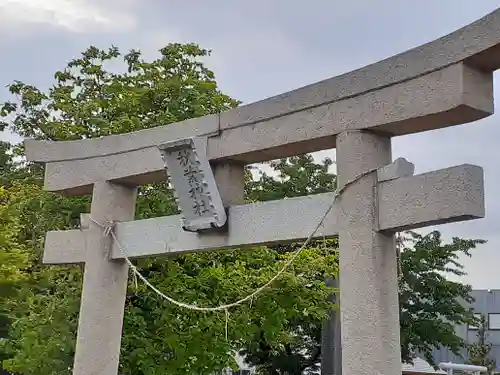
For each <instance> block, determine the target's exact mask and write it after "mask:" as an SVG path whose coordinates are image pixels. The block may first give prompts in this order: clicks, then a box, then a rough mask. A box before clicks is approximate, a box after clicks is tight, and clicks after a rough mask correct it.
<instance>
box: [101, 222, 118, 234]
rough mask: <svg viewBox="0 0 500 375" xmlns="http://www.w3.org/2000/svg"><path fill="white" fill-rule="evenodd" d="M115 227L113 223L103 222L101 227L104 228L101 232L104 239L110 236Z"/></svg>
mask: <svg viewBox="0 0 500 375" xmlns="http://www.w3.org/2000/svg"><path fill="white" fill-rule="evenodd" d="M115 225H116V222H114V221H107V222H105V223H104V224H103V225H102V227H103V228H104V230H103V236H104V237H107V236H109V235H110V234H111V232H113V230H114V229H115Z"/></svg>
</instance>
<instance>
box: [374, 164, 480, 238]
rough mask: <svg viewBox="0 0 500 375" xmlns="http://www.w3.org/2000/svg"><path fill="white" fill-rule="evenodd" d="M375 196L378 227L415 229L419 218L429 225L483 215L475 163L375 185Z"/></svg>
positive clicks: (478, 175)
mask: <svg viewBox="0 0 500 375" xmlns="http://www.w3.org/2000/svg"><path fill="white" fill-rule="evenodd" d="M378 196H379V218H380V219H379V220H380V222H379V223H380V229H381V230H387V229H389V230H391V231H395V230H396V231H399V230H408V229H415V228H418V227H421V225H420V224H419V223H422V222H423V221H425V222H426V223H427V225H433V224H439V223H443V219H445V218H446V219H445V220H446V222H453V221H464V220H468V219H469V218H478V217H484V215H485V203H484V179H483V169H482V168H481V167H478V166H475V165H468V164H466V165H462V166H459V167H453V168H446V169H441V170H439V171H433V172H429V173H425V174H422V175H418V176H414V177H406V178H400V179H398V180H394V181H393V183H391V184H379V186H378ZM464 213H467V214H465V215H464ZM469 215H470V216H469Z"/></svg>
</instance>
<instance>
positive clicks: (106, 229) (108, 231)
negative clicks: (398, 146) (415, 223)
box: [89, 168, 377, 330]
mask: <svg viewBox="0 0 500 375" xmlns="http://www.w3.org/2000/svg"><path fill="white" fill-rule="evenodd" d="M376 170H377V168H373V169H370V170H368V171H366V172H364V173H362V174H360V175H359V176H358V177H356V178H354V179H352V180H350V181H348V182H346V183H345V185H344V186H343V187H341V188H340V189H338V190H337V191H336V193H335V195H334V196H333V199H332V202H331V203H330V205H329V206H328V208H327V209H326V211H325V213H324V214H323V216H322V217H321V220H320V221H319V223H318V225H316V227H315V228H314V230H313V231H312V232H311V234H310V235H309V236H308V237H307V239H306V240H305V241H304V243H303V244H302V246H301V247H300V248H299V249H298V250H296V251H295V252H294V253H293V254H292V256H291V257H290V259H288V260H287V261H286V262H285V264H284V265H283V267H281V269H280V270H279V271H278V272H277V273H276V275H274V276H273V277H272V278H271V279H270V280H269V281H268V282H266V283H265V284H264V285H262V286H261V287H259V288H257V289H256V290H255V291H254V292H253V293H251V294H249V295H247V296H246V297H244V298H241V299H239V300H237V301H236V302H233V303H229V304H225V305H220V306H216V307H200V306H196V305H191V304H188V303H184V302H180V301H177V300H175V299H173V298H172V297H169V296H167V295H166V294H165V293H163V292H162V291H160V290H158V289H157V288H156V287H155V286H154V285H152V284H151V283H150V282H149V281H148V280H147V279H146V278H145V277H144V276H143V275H142V274H141V272H140V271H139V270H138V269H137V267H136V266H134V264H133V263H132V262H131V261H130V259H129V258H128V256H127V252H126V250H125V248H124V247H123V245H122V244H121V243H120V242H119V241H118V238H117V237H116V233H115V231H114V230H113V229H114V225H115V223H114V222H110V223H106V224H103V223H100V222H98V221H97V220H94V218H92V217H91V216H90V217H89V218H90V220H91V221H92V222H93V223H94V224H96V225H97V226H99V227H101V228H102V229H103V234H104V236H108V235H111V237H112V238H113V240H114V241H115V243H116V246H117V247H118V249H119V250H120V252H121V253H122V256H123V258H124V259H125V261H126V263H127V264H128V266H129V267H130V269H131V270H132V272H133V273H134V274H135V275H136V276H137V277H138V278H139V279H141V280H142V281H143V282H144V284H146V285H147V286H148V287H149V288H150V289H151V290H153V291H154V292H155V293H156V294H157V295H159V296H160V297H162V298H164V299H165V300H167V301H168V302H170V303H172V304H174V305H176V306H179V307H183V308H186V309H189V310H196V311H212V312H213V311H225V312H226V327H227V324H228V314H229V313H228V310H229V309H230V308H232V307H235V306H238V305H241V304H243V303H245V302H246V301H250V303H252V301H253V298H254V297H256V296H257V295H258V294H259V293H261V292H262V291H263V290H264V289H266V288H267V287H268V286H269V285H271V284H272V283H273V282H274V281H275V280H276V279H278V278H279V277H280V276H281V275H282V274H283V272H285V270H286V269H287V268H288V267H289V266H290V265H291V264H292V263H293V262H294V261H295V259H296V258H297V257H298V256H299V254H300V253H301V252H302V251H303V250H304V249H305V248H306V246H307V245H308V244H309V242H311V240H312V238H313V237H314V235H315V234H316V232H317V231H318V230H319V228H320V227H321V226H322V225H323V222H324V221H325V219H326V217H327V216H328V214H329V213H330V211H331V210H332V208H333V205H334V203H335V201H336V199H337V197H338V196H339V195H340V194H341V193H342V192H343V191H344V190H345V189H346V188H347V187H348V186H349V185H351V184H353V183H355V182H356V181H358V180H359V179H361V178H362V177H364V176H366V175H368V174H370V173H372V172H374V171H376ZM226 330H227V328H226Z"/></svg>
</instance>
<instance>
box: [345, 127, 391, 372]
mask: <svg viewBox="0 0 500 375" xmlns="http://www.w3.org/2000/svg"><path fill="white" fill-rule="evenodd" d="M389 163H391V141H390V138H389V137H387V136H383V135H377V134H374V133H371V132H366V131H357V130H356V131H346V132H344V133H342V134H340V135H339V137H338V138H337V172H338V182H339V186H343V185H344V184H345V183H346V182H348V181H350V180H352V179H354V178H356V177H357V176H359V175H360V174H362V173H363V172H366V171H368V170H370V169H373V168H378V167H382V166H384V165H387V164H389ZM376 177H377V175H376V172H373V173H371V174H369V175H367V176H365V177H363V178H361V179H360V180H358V181H357V182H355V183H354V184H352V185H350V186H349V187H348V188H347V189H346V190H345V191H344V192H343V193H342V195H341V197H340V199H339V202H340V209H341V211H340V212H341V215H340V224H341V225H340V230H339V241H340V255H339V257H340V259H339V260H340V261H339V263H340V286H341V293H340V311H341V321H342V374H344V375H354V374H355V375H400V374H401V357H400V352H401V349H400V339H399V305H398V283H397V262H396V246H395V239H394V235H393V234H383V233H379V232H377V220H378V214H377V190H376V185H377V179H376Z"/></svg>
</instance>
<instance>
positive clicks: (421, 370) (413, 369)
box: [403, 357, 446, 375]
mask: <svg viewBox="0 0 500 375" xmlns="http://www.w3.org/2000/svg"><path fill="white" fill-rule="evenodd" d="M403 374H406V375H413V374H415V375H417V374H446V372H445V371H443V370H437V371H436V370H434V368H433V367H432V366H431V365H430V364H428V363H427V362H426V361H425V360H423V359H422V358H419V357H417V358H415V359H414V360H413V365H412V364H410V363H403Z"/></svg>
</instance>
